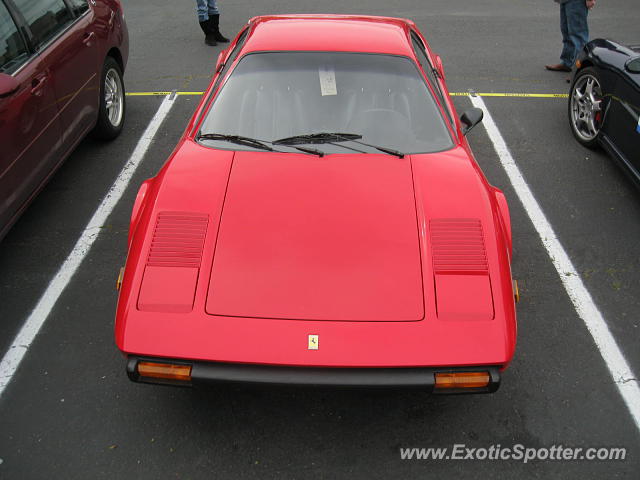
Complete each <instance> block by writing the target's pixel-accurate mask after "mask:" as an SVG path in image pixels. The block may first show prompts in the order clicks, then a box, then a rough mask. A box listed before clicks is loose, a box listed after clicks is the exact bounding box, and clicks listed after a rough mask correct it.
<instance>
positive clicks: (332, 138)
mask: <svg viewBox="0 0 640 480" xmlns="http://www.w3.org/2000/svg"><path fill="white" fill-rule="evenodd" d="M360 138H362V135H358V134H355V133H329V132H321V133H310V134H308V135H295V136H293V137H287V138H281V139H279V140H274V141H273V142H272V143H273V144H274V145H300V144H302V143H330V142H346V141H349V140H358V139H360Z"/></svg>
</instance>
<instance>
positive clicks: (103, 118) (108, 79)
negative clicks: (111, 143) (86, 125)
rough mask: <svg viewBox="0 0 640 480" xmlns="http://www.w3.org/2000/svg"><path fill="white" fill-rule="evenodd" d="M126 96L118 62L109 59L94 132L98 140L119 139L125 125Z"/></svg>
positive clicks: (104, 72)
mask: <svg viewBox="0 0 640 480" xmlns="http://www.w3.org/2000/svg"><path fill="white" fill-rule="evenodd" d="M124 113H125V96H124V82H123V81H122V71H121V70H120V66H119V65H118V62H116V61H115V60H114V59H113V58H112V57H107V58H106V59H105V61H104V66H103V67H102V77H101V82H100V111H99V112H98V123H97V124H96V127H95V129H94V131H93V133H94V135H95V136H96V137H98V138H102V139H105V140H111V139H113V138H115V137H117V136H118V135H119V134H120V131H121V130H122V126H123V125H124Z"/></svg>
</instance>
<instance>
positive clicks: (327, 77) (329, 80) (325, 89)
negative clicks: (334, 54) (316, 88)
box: [318, 67, 338, 97]
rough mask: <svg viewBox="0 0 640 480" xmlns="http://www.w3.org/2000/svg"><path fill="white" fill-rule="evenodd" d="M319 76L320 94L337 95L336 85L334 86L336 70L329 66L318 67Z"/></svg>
mask: <svg viewBox="0 0 640 480" xmlns="http://www.w3.org/2000/svg"><path fill="white" fill-rule="evenodd" d="M318 75H319V76H320V92H321V93H322V96H323V97H324V96H325V95H337V94H338V87H337V86H336V72H335V70H334V69H333V68H330V67H320V68H319V69H318Z"/></svg>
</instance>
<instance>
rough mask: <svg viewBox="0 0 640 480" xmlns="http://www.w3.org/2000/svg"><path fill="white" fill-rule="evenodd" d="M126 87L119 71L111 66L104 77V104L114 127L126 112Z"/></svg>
mask: <svg viewBox="0 0 640 480" xmlns="http://www.w3.org/2000/svg"><path fill="white" fill-rule="evenodd" d="M123 105H124V88H123V87H122V80H121V79H120V75H119V74H118V72H117V71H116V70H115V69H113V68H110V69H109V71H107V74H106V75H105V77H104V106H105V109H106V111H107V117H108V118H109V122H110V123H111V125H113V126H114V127H117V126H118V125H120V122H122V114H123V112H124V108H123Z"/></svg>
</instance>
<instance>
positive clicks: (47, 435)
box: [0, 0, 640, 479]
mask: <svg viewBox="0 0 640 480" xmlns="http://www.w3.org/2000/svg"><path fill="white" fill-rule="evenodd" d="M123 3H124V5H125V11H126V19H127V23H128V26H129V32H130V35H131V54H130V57H129V65H128V67H127V71H126V74H125V82H126V87H127V90H128V91H129V92H130V93H152V92H171V91H177V92H199V91H202V90H204V89H205V88H206V86H207V84H208V81H209V79H210V77H211V74H212V70H213V66H214V64H215V61H216V58H217V55H218V52H219V51H220V49H221V48H222V47H207V46H206V45H204V43H203V42H202V40H203V39H202V38H201V33H200V32H199V31H198V29H197V24H196V20H195V14H194V11H193V10H194V8H195V6H194V5H192V3H195V2H192V1H191V2H175V1H171V0H135V1H134V0H123ZM219 5H220V8H221V10H222V21H221V26H222V28H223V31H224V33H225V34H227V36H231V35H232V34H233V35H235V33H236V32H237V31H238V30H239V29H240V27H241V26H242V25H243V24H244V22H245V21H246V20H247V19H248V18H249V17H251V16H254V15H259V14H272V13H320V12H330V13H361V14H372V15H388V16H399V17H407V18H411V19H413V20H414V21H415V22H416V23H417V25H418V27H419V28H420V29H421V31H422V32H423V33H424V35H425V37H426V38H427V39H428V40H429V42H430V44H431V47H432V49H433V50H434V51H435V52H436V53H438V54H440V55H441V56H442V59H443V62H444V68H445V71H446V74H447V83H448V86H449V89H450V91H451V92H454V93H459V94H463V93H466V92H469V91H472V92H478V93H480V94H483V93H486V94H491V93H492V94H505V95H497V96H491V95H484V96H483V95H481V96H479V97H477V98H479V99H481V101H482V102H484V105H485V107H486V111H487V113H488V114H489V115H490V116H491V117H492V118H493V120H494V121H495V124H496V127H497V129H498V131H499V133H500V134H501V136H502V138H503V139H504V141H505V143H506V145H507V147H508V149H509V151H510V153H511V155H512V157H513V160H514V161H515V163H516V164H517V166H518V168H519V170H520V172H521V174H522V176H523V178H524V179H525V181H526V184H527V185H528V187H529V188H530V190H531V193H532V194H533V196H534V197H535V200H536V201H537V202H538V204H539V206H540V208H541V209H542V211H543V212H544V214H545V216H546V219H547V220H548V222H549V224H550V225H551V226H552V227H553V230H554V231H555V234H556V235H557V239H558V240H559V242H560V244H561V245H562V247H563V248H564V250H565V251H566V253H567V254H568V256H569V258H570V260H571V262H572V264H573V266H574V267H575V272H576V273H577V274H578V275H579V277H580V279H581V280H582V282H583V283H584V286H585V287H586V290H587V291H588V293H589V294H590V297H591V298H592V299H593V303H594V304H595V306H596V307H597V309H598V310H599V312H600V313H601V314H602V317H603V319H604V320H605V321H606V324H607V325H608V327H609V330H610V332H611V334H612V337H613V339H614V340H615V343H616V345H617V347H619V350H620V352H621V353H622V354H623V356H624V358H625V359H626V361H627V362H628V365H629V366H630V369H631V373H632V374H633V372H635V375H631V376H629V377H625V378H616V379H615V380H614V378H613V377H612V374H611V373H610V370H609V367H610V362H609V361H610V358H609V357H608V355H609V354H610V353H611V352H610V350H607V349H606V348H605V350H604V353H603V352H602V351H601V350H602V349H601V348H600V349H599V348H598V347H597V346H596V343H595V341H594V337H593V336H592V335H591V334H590V332H589V330H588V328H587V326H586V324H585V321H584V319H583V318H581V316H580V315H579V313H578V312H577V310H576V305H575V299H573V300H574V301H572V298H571V297H570V295H569V294H568V293H567V290H566V289H565V286H564V285H565V284H564V283H563V282H562V280H561V275H571V274H572V273H571V272H560V275H559V272H558V271H557V270H556V267H555V266H554V263H553V261H552V260H557V259H555V258H554V259H552V258H551V257H552V256H553V253H552V254H551V255H550V253H549V252H548V251H547V249H546V248H545V242H544V241H543V240H541V238H540V236H539V235H538V233H537V231H536V225H535V222H532V220H531V219H530V217H529V215H528V213H527V210H526V209H525V206H524V205H523V203H522V202H521V200H520V197H519V194H518V191H517V190H516V189H515V188H514V187H513V185H512V183H511V181H510V179H509V177H508V176H507V173H506V171H505V169H504V168H503V166H502V164H501V162H500V160H501V159H500V157H499V155H498V154H497V153H496V150H495V148H494V139H492V138H491V137H490V136H489V134H488V133H487V130H485V129H484V128H481V127H478V128H476V129H474V131H473V132H472V133H470V142H471V146H472V148H473V150H474V153H475V156H476V159H477V160H478V162H479V163H480V165H481V167H482V169H483V170H484V172H485V174H486V176H487V177H488V179H489V180H490V182H491V183H493V184H494V185H496V186H498V187H499V188H501V189H503V190H504V192H505V194H506V196H507V199H508V201H509V205H510V209H511V217H512V228H513V243H514V264H513V273H514V277H515V278H517V279H518V280H519V284H520V290H521V294H522V301H521V302H520V303H519V304H518V321H519V326H518V327H519V332H518V346H517V350H516V356H515V359H514V361H513V363H512V365H511V367H510V368H509V370H508V371H507V372H506V373H505V375H504V379H503V383H502V386H501V387H500V390H499V391H498V392H497V393H495V394H493V395H479V396H456V397H429V396H426V395H424V394H423V393H420V392H416V391H373V392H372V391H332V390H325V389H322V390H317V389H282V388H278V389H273V388H253V387H238V386H228V387H217V388H206V389H198V390H196V389H193V390H191V389H170V388H160V387H152V386H148V385H139V384H133V383H131V382H129V380H128V379H127V377H126V375H125V370H124V367H125V365H124V360H123V359H122V357H121V356H120V354H119V353H118V351H117V349H116V347H115V345H114V341H113V318H114V312H115V306H116V299H117V292H116V291H115V280H116V277H117V273H118V269H119V268H120V266H121V265H122V264H123V263H124V258H125V255H126V240H127V229H128V222H129V214H130V210H131V206H132V204H133V200H134V197H135V194H136V191H137V188H138V185H139V184H140V183H141V182H142V181H143V180H144V179H146V178H148V177H151V176H153V175H154V174H155V173H156V172H157V170H158V169H159V168H160V166H161V165H162V164H163V162H164V160H165V159H166V158H167V156H168V155H169V154H170V152H171V151H172V149H173V147H174V146H175V144H176V142H177V140H178V138H179V137H180V135H181V133H182V131H183V128H184V126H185V125H186V122H187V120H188V118H189V117H190V115H191V113H192V112H193V110H194V108H195V106H196V104H197V102H198V101H199V96H198V95H196V94H190V95H178V96H177V97H176V98H175V100H174V101H173V104H172V107H171V110H170V111H169V113H168V115H167V117H166V118H165V120H164V122H163V123H162V125H161V126H160V128H159V130H158V132H157V134H155V136H154V137H153V141H152V143H151V144H150V147H149V149H148V151H147V152H146V154H145V156H144V158H143V161H142V162H141V164H140V166H139V168H138V169H137V170H136V171H135V173H134V174H133V178H132V180H131V182H130V184H129V186H128V188H127V189H126V191H125V192H124V195H123V197H122V199H121V200H120V201H119V202H117V204H116V205H115V208H114V210H113V212H112V213H111V214H110V215H109V217H108V218H107V220H106V221H105V222H104V224H103V225H101V226H100V228H98V229H96V233H98V234H97V237H96V240H95V243H94V244H93V246H92V248H91V250H90V251H89V252H88V254H87V255H86V257H84V260H83V261H82V263H81V264H80V266H79V268H78V270H77V271H76V273H75V275H73V277H72V278H71V280H70V282H69V284H68V285H67V286H66V288H65V289H64V291H63V292H62V294H61V295H60V297H59V299H58V300H57V301H56V302H55V303H54V304H53V307H52V309H51V311H50V312H47V315H46V321H45V323H44V325H43V327H42V329H41V330H40V331H39V333H38V335H37V336H36V337H35V339H34V341H33V342H32V344H31V345H30V346H29V348H28V350H27V352H26V355H25V356H24V360H23V361H22V363H21V364H20V366H19V368H18V369H17V371H16V372H15V374H14V376H13V378H12V380H11V382H10V383H9V384H8V385H7V386H6V388H5V389H4V391H3V393H2V396H0V478H2V479H4V478H6V479H39V478H54V479H57V478H65V479H71V478H82V479H85V478H110V479H112V478H124V477H134V478H303V477H304V478H431V477H433V478H478V477H483V478H514V477H515V478H581V479H582V478H637V475H638V471H640V425H639V424H638V420H639V419H638V418H637V417H636V418H635V419H634V417H633V416H632V412H633V410H632V409H630V408H629V407H628V405H627V403H625V401H624V400H623V398H622V396H621V394H620V388H619V385H621V384H630V385H635V386H636V391H637V384H638V380H637V376H636V375H637V372H640V348H639V342H640V317H639V316H638V311H640V295H639V294H640V286H639V285H640V242H639V241H638V239H639V238H640V192H639V191H638V190H637V189H635V188H634V186H633V184H632V183H631V182H630V181H629V180H628V179H627V178H626V177H625V175H624V174H623V173H622V171H621V170H620V169H619V168H617V167H616V165H615V164H613V162H612V161H611V159H609V158H608V157H607V156H606V155H605V154H604V153H602V152H593V151H589V150H586V149H584V148H583V147H581V146H580V145H579V144H578V143H577V142H576V141H575V140H574V139H573V137H572V135H571V132H570V130H569V126H568V123H567V118H566V117H567V114H566V110H567V101H566V99H565V98H562V97H558V96H553V95H551V94H565V93H566V92H567V91H568V88H569V85H568V84H567V83H566V81H565V80H566V77H567V75H566V74H562V73H552V72H546V71H545V70H544V68H543V65H544V64H545V63H552V62H555V61H556V60H557V56H558V54H559V50H560V33H559V27H558V22H559V20H558V7H557V5H555V4H554V3H553V2H552V1H551V0H535V1H529V2H511V1H504V0H476V1H474V2H468V1H465V0H449V1H447V2H444V1H436V0H426V1H417V0H395V1H393V2H388V1H386V2H385V1H381V0H371V1H368V2H350V1H343V2H335V1H328V2H324V4H318V2H312V1H308V0H299V1H295V2H294V1H288V0H281V1H267V0H265V1H261V2H251V1H247V0H244V1H243V0H240V1H236V2H226V1H223V0H220V1H219ZM639 16H640V7H639V6H638V3H637V0H610V1H607V2H602V4H600V3H598V5H597V6H596V9H595V10H593V11H592V13H591V16H590V25H591V37H592V38H595V37H609V38H612V39H614V40H617V41H619V42H621V43H639V42H640V33H639V32H638V29H637V20H638V17H639ZM511 94H528V95H524V96H522V95H511ZM535 95H540V96H535ZM164 98H165V96H164V95H162V94H155V95H130V96H129V97H128V98H127V102H128V104H127V108H128V111H127V119H126V125H125V131H124V132H123V134H122V135H121V136H120V137H119V138H118V139H117V140H116V141H115V142H113V143H109V144H102V143H99V142H95V141H93V140H86V141H85V142H83V143H82V144H81V145H80V147H79V148H78V150H77V151H76V152H75V153H74V154H73V155H72V156H71V158H69V160H68V161H67V162H66V163H65V164H64V165H63V167H62V168H61V169H60V170H59V171H58V172H57V173H56V175H55V176H54V177H53V179H52V180H51V182H50V183H49V184H48V185H47V187H46V188H45V189H44V190H43V191H42V192H41V194H40V195H39V197H38V198H37V199H36V201H35V202H34V203H33V204H32V205H31V206H30V207H29V209H28V210H27V211H26V213H25V214H24V215H23V216H22V218H21V219H20V220H19V221H18V223H17V224H16V225H15V226H14V227H13V229H12V230H11V231H10V232H9V234H8V235H7V236H6V237H5V239H4V240H2V243H1V246H2V248H1V249H0V299H2V301H1V302H0V352H2V355H4V354H5V352H7V351H8V350H9V349H10V348H11V347H12V346H13V347H15V345H13V344H14V339H15V336H16V334H17V333H18V332H19V330H20V328H21V326H22V325H23V324H24V322H25V320H26V319H27V318H28V317H29V316H30V315H31V314H32V311H33V309H34V308H35V306H36V305H37V304H38V302H39V300H40V298H41V296H42V295H43V293H44V292H45V291H46V290H47V288H48V286H49V285H50V284H51V282H52V281H53V280H54V277H55V275H56V274H57V272H58V271H59V269H60V267H61V265H63V263H64V262H65V259H67V257H68V256H69V254H70V252H71V251H72V250H73V248H74V245H75V244H76V241H77V240H78V238H79V237H80V236H81V235H83V232H84V230H85V227H86V225H87V223H88V222H89V219H90V218H91V217H92V215H93V213H94V211H95V210H96V208H97V207H98V205H99V204H100V202H101V201H102V200H103V198H104V197H105V195H106V194H107V193H108V191H109V189H110V187H111V185H112V184H113V183H114V181H115V180H116V178H117V177H118V175H119V173H120V171H121V169H122V167H123V165H124V164H125V163H126V162H127V160H128V159H129V157H130V156H131V154H132V152H133V151H134V149H135V148H136V145H137V144H138V141H139V139H140V137H141V136H142V134H143V132H144V131H145V129H146V128H147V126H148V124H149V122H150V121H151V119H152V118H153V117H154V115H155V114H156V111H157V110H158V108H159V106H160V105H161V103H162V102H163V100H164ZM454 101H455V104H456V107H457V109H458V111H459V112H461V111H463V110H464V109H465V108H468V107H469V106H471V102H472V101H473V99H472V98H470V97H469V96H466V95H457V96H455V97H454ZM587 320H588V319H587ZM18 348H21V347H18ZM633 398H635V402H636V405H640V399H639V398H637V397H632V400H633ZM636 413H637V411H636ZM454 444H465V445H466V446H467V447H472V448H489V447H490V446H491V445H497V444H500V445H502V446H503V447H509V446H513V445H516V444H522V445H524V446H526V447H533V448H541V447H551V446H553V445H564V446H576V447H585V448H586V447H624V448H626V449H627V455H626V459H625V460H624V461H591V462H589V461H549V460H548V461H541V460H536V461H532V462H529V463H526V464H525V463H523V462H518V461H515V460H511V461H496V460H493V461H491V460H485V461H481V460H466V461H464V460H459V461H456V460H401V458H400V453H399V452H400V449H401V448H407V447H452V446H453V445H454Z"/></svg>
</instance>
